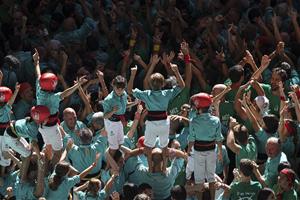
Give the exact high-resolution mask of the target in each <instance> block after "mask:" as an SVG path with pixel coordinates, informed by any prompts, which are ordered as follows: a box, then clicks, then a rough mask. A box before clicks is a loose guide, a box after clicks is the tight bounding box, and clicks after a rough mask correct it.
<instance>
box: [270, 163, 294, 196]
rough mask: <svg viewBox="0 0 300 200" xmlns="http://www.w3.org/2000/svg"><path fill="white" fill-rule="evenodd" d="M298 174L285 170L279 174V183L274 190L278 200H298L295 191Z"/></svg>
mask: <svg viewBox="0 0 300 200" xmlns="http://www.w3.org/2000/svg"><path fill="white" fill-rule="evenodd" d="M295 180H296V173H295V172H294V171H293V170H292V169H288V168H284V169H282V170H281V171H280V172H279V176H278V182H277V184H276V185H274V187H273V190H274V192H275V195H276V197H277V199H278V200H297V199H298V194H297V192H296V190H295Z"/></svg>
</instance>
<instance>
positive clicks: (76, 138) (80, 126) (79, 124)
mask: <svg viewBox="0 0 300 200" xmlns="http://www.w3.org/2000/svg"><path fill="white" fill-rule="evenodd" d="M60 125H61V126H62V127H63V129H64V131H65V132H66V133H67V135H66V136H65V137H64V139H63V143H64V146H65V145H66V144H67V143H68V139H70V138H72V140H73V141H74V144H75V145H77V146H78V145H80V144H81V140H80V138H79V136H78V135H77V134H78V133H79V131H80V130H81V129H84V128H86V125H85V124H84V123H82V122H81V121H78V120H77V121H76V124H75V128H74V130H70V129H69V127H68V126H67V124H66V122H65V121H63V122H62V123H61V124H60Z"/></svg>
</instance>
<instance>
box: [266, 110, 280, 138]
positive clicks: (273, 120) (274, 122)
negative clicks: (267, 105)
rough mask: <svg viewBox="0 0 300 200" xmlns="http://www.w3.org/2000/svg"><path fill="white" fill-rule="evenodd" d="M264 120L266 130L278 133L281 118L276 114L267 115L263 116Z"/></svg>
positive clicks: (270, 132)
mask: <svg viewBox="0 0 300 200" xmlns="http://www.w3.org/2000/svg"><path fill="white" fill-rule="evenodd" d="M263 121H264V123H265V127H264V130H265V131H266V132H267V133H269V134H274V133H276V131H277V129H278V126H279V120H278V118H277V117H276V116H275V115H272V114H271V115H265V116H264V117H263Z"/></svg>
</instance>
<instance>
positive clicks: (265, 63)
mask: <svg viewBox="0 0 300 200" xmlns="http://www.w3.org/2000/svg"><path fill="white" fill-rule="evenodd" d="M270 62H271V59H270V57H269V56H267V55H264V56H263V57H262V58H261V64H260V67H259V68H258V69H257V70H256V71H255V72H254V73H253V74H252V77H251V79H256V80H258V79H259V77H260V76H261V74H262V73H263V71H264V70H265V69H267V67H268V66H269V64H270Z"/></svg>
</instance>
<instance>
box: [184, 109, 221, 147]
mask: <svg viewBox="0 0 300 200" xmlns="http://www.w3.org/2000/svg"><path fill="white" fill-rule="evenodd" d="M189 128H190V133H189V136H188V141H189V142H194V141H195V140H200V141H209V142H210V141H217V142H221V141H223V136H222V133H221V130H222V129H221V122H220V119H219V118H218V117H215V116H212V115H211V114H210V113H202V114H197V115H196V116H194V117H192V118H191V120H190V126H189Z"/></svg>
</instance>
